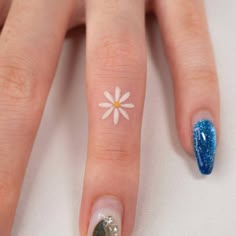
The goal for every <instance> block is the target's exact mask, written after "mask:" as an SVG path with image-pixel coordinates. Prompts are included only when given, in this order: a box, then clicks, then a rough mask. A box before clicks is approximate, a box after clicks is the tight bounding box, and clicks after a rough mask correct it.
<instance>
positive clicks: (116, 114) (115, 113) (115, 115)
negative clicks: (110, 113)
mask: <svg viewBox="0 0 236 236" xmlns="http://www.w3.org/2000/svg"><path fill="white" fill-rule="evenodd" d="M118 122H119V111H118V109H117V108H115V110H114V124H115V125H117V124H118Z"/></svg>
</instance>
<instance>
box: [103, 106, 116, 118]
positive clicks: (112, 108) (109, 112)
mask: <svg viewBox="0 0 236 236" xmlns="http://www.w3.org/2000/svg"><path fill="white" fill-rule="evenodd" d="M113 110H114V107H113V106H112V107H111V108H109V109H108V110H107V111H106V112H105V113H104V114H103V116H102V119H103V120H105V119H106V118H107V117H108V116H109V115H110V114H111V113H112V111H113Z"/></svg>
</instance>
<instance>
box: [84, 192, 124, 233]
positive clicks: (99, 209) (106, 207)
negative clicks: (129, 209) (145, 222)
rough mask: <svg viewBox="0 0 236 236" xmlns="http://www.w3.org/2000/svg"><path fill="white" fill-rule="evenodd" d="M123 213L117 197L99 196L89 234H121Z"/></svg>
mask: <svg viewBox="0 0 236 236" xmlns="http://www.w3.org/2000/svg"><path fill="white" fill-rule="evenodd" d="M122 213H123V207H122V204H121V202H120V201H119V200H118V199H117V198H115V197H111V196H105V197H101V198H99V199H98V200H97V201H96V202H95V203H94V205H93V207H92V211H91V219H90V225H89V230H88V236H121V222H122Z"/></svg>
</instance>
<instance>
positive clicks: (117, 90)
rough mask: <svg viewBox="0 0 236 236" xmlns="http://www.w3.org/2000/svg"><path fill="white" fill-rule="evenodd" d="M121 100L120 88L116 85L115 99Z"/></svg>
mask: <svg viewBox="0 0 236 236" xmlns="http://www.w3.org/2000/svg"><path fill="white" fill-rule="evenodd" d="M119 100H120V88H119V87H116V90H115V101H119Z"/></svg>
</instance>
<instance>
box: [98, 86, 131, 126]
mask: <svg viewBox="0 0 236 236" xmlns="http://www.w3.org/2000/svg"><path fill="white" fill-rule="evenodd" d="M104 96H105V97H106V99H107V100H108V101H109V102H102V103H99V104H98V105H99V107H102V108H108V110H107V111H106V112H105V113H104V114H103V116H102V119H103V120H105V119H106V118H107V117H109V116H110V115H111V114H112V112H114V116H113V122H114V124H115V125H117V124H118V122H119V118H120V114H121V115H122V116H124V117H125V119H127V120H129V115H128V113H127V112H126V111H125V109H126V108H127V109H131V108H134V104H132V103H124V102H125V101H126V100H127V99H128V98H129V97H130V92H126V93H125V94H124V95H122V96H121V90H120V88H119V87H116V88H115V96H114V97H113V96H112V95H111V94H110V93H109V92H108V91H105V92H104Z"/></svg>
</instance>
